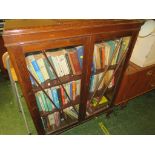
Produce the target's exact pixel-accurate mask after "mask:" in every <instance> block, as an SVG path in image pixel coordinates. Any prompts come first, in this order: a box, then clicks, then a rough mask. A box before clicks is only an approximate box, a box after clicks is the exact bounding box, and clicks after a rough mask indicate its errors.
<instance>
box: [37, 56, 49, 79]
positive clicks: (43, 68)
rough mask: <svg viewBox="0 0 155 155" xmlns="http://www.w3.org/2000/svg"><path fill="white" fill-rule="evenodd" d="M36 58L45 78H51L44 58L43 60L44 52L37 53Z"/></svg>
mask: <svg viewBox="0 0 155 155" xmlns="http://www.w3.org/2000/svg"><path fill="white" fill-rule="evenodd" d="M34 58H35V60H36V61H37V64H38V66H39V68H40V71H41V73H42V75H43V77H44V80H45V81H46V80H48V79H50V77H49V75H48V72H47V69H46V66H45V63H44V60H43V59H44V56H43V54H35V55H34Z"/></svg>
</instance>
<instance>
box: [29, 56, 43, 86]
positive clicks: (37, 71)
mask: <svg viewBox="0 0 155 155" xmlns="http://www.w3.org/2000/svg"><path fill="white" fill-rule="evenodd" d="M27 60H28V61H29V63H31V64H32V66H33V68H34V70H35V72H36V74H37V77H38V79H39V81H40V83H43V82H44V81H45V80H44V77H43V75H42V73H41V70H40V68H39V66H38V63H37V61H36V60H35V58H34V56H33V55H29V56H27ZM29 67H30V68H31V66H29ZM33 74H34V73H33ZM34 75H35V74H34Z"/></svg>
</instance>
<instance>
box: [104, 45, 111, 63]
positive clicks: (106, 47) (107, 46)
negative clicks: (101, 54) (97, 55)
mask: <svg viewBox="0 0 155 155" xmlns="http://www.w3.org/2000/svg"><path fill="white" fill-rule="evenodd" d="M109 56H110V46H109V45H108V44H107V43H105V65H108V64H109Z"/></svg>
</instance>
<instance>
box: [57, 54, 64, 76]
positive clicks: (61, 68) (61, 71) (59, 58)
mask: <svg viewBox="0 0 155 155" xmlns="http://www.w3.org/2000/svg"><path fill="white" fill-rule="evenodd" d="M55 59H56V61H57V63H58V66H59V69H60V73H61V76H64V75H66V74H65V70H64V69H63V65H64V64H63V63H62V59H61V57H60V56H56V57H55Z"/></svg>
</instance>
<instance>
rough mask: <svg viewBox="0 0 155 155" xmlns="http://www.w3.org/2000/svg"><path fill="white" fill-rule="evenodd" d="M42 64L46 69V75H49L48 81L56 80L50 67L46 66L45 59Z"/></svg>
mask: <svg viewBox="0 0 155 155" xmlns="http://www.w3.org/2000/svg"><path fill="white" fill-rule="evenodd" d="M44 63H45V66H46V69H47V72H48V75H49V77H50V79H51V80H54V79H56V76H55V74H54V72H53V70H52V68H51V66H50V65H49V64H48V62H47V60H46V59H44Z"/></svg>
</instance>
